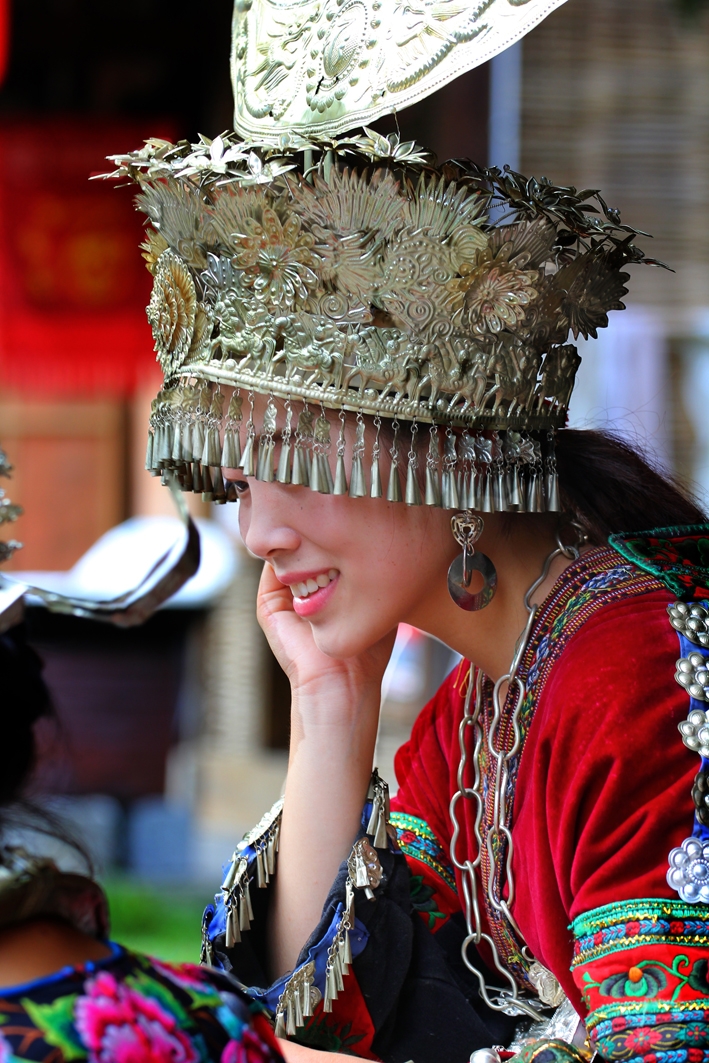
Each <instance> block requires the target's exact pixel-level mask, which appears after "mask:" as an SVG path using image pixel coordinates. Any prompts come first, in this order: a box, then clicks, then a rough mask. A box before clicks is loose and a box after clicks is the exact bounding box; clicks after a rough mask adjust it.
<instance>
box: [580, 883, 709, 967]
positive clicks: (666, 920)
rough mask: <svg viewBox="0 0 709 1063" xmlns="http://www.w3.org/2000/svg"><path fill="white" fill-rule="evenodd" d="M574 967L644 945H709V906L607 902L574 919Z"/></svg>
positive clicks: (663, 901) (666, 901)
mask: <svg viewBox="0 0 709 1063" xmlns="http://www.w3.org/2000/svg"><path fill="white" fill-rule="evenodd" d="M571 929H572V931H573V934H574V939H575V940H574V958H573V962H572V964H571V969H572V970H573V969H574V968H575V967H578V966H580V965H581V964H585V963H590V962H591V961H592V960H596V959H599V958H600V957H601V956H607V955H609V954H610V953H613V952H623V951H625V950H626V949H630V948H637V947H638V946H641V945H649V944H653V945H654V944H657V943H658V942H659V943H661V944H667V945H670V946H672V947H680V946H685V945H705V946H707V947H709V908H705V907H704V906H703V905H700V906H697V905H696V904H683V903H682V902H681V901H670V900H652V899H650V900H641V901H627V902H625V903H622V904H606V905H604V906H603V907H602V908H594V909H593V911H592V912H586V913H585V914H584V915H580V916H579V917H578V918H577V919H574V921H573V923H572V924H571Z"/></svg>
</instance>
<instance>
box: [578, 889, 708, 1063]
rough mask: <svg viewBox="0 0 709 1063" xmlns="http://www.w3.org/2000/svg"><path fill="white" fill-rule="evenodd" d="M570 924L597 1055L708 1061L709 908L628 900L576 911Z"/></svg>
mask: <svg viewBox="0 0 709 1063" xmlns="http://www.w3.org/2000/svg"><path fill="white" fill-rule="evenodd" d="M572 929H573V931H574V936H575V945H574V961H573V965H572V971H573V973H574V979H575V981H576V984H577V985H578V987H579V989H580V990H581V993H582V996H583V1000H584V1004H585V1005H586V1007H587V1008H588V1010H589V1015H588V1017H587V1019H586V1026H587V1029H588V1031H589V1034H590V1037H591V1041H592V1043H593V1045H594V1047H595V1048H596V1049H597V1050H598V1052H599V1054H600V1055H601V1056H602V1057H603V1058H604V1059H607V1060H621V1061H628V1063H631V1061H632V1063H640V1061H643V1063H704V1061H705V1060H709V907H707V906H706V905H703V904H684V903H682V902H676V901H670V900H642V901H627V902H624V903H622V904H609V905H606V906H604V907H603V908H597V909H595V910H594V911H592V912H588V913H586V914H585V915H582V916H580V917H579V918H578V919H576V920H575V921H574V923H573V927H572Z"/></svg>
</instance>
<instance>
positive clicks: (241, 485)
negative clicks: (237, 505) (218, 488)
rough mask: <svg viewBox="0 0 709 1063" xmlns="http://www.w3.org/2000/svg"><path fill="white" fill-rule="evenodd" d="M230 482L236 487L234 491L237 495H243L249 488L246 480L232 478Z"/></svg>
mask: <svg viewBox="0 0 709 1063" xmlns="http://www.w3.org/2000/svg"><path fill="white" fill-rule="evenodd" d="M232 483H233V484H234V487H235V488H236V493H237V494H238V495H243V494H244V493H245V492H246V491H248V489H249V485H248V482H247V481H246V480H232Z"/></svg>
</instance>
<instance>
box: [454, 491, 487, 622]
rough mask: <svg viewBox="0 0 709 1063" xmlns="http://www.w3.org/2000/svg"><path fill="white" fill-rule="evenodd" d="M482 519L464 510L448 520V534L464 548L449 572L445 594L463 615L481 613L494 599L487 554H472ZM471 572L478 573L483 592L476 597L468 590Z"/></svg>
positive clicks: (480, 591) (480, 529)
mask: <svg viewBox="0 0 709 1063" xmlns="http://www.w3.org/2000/svg"><path fill="white" fill-rule="evenodd" d="M484 526H485V525H484V523H483V519H482V517H479V516H478V515H477V514H476V513H471V511H470V510H466V511H465V513H456V515H455V516H454V517H451V531H452V532H453V537H454V539H455V541H456V542H457V543H458V544H459V545H460V546H462V547H463V552H462V554H458V556H457V557H456V558H455V560H454V561H452V562H451V566H450V568H449V569H448V593H449V594H450V596H451V598H452V599H453V601H454V602H455V604H456V605H457V606H459V608H461V609H465V610H466V612H469V613H472V612H476V611H477V610H478V609H484V608H485V606H486V605H489V604H490V602H491V601H492V599H493V598H494V597H495V591H496V589H497V569H496V568H495V566H494V565H493V563H492V561H491V560H490V558H489V557H488V556H487V554H480V553H476V552H475V543H476V542H477V540H478V539H479V538H480V536H481V535H482V533H483V528H484ZM473 572H479V573H480V575H481V576H482V578H483V586H482V589H481V590H479V591H478V592H477V593H476V594H473V593H471V591H470V590H469V587H470V584H471V582H472V579H473Z"/></svg>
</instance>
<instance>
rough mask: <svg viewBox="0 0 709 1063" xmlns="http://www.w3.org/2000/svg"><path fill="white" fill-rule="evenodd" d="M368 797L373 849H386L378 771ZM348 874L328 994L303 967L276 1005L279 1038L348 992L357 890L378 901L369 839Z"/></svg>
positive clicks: (309, 966)
mask: <svg viewBox="0 0 709 1063" xmlns="http://www.w3.org/2000/svg"><path fill="white" fill-rule="evenodd" d="M367 799H368V800H369V801H371V802H372V814H371V816H370V819H369V822H368V824H367V834H369V835H371V836H372V839H373V842H374V845H375V846H377V847H378V848H384V847H386V845H387V827H388V822H389V819H388V817H389V811H388V810H389V788H388V786H387V784H386V783H385V782H384V780H383V779H381V778H380V777H379V774H378V772H377V771H376V769H375V770H374V773H373V774H372V780H371V783H370V787H369V791H368V794H367ZM380 842H381V845H379V844H378V843H380ZM347 872H348V873H347V881H346V883H345V903H344V905H343V909H342V915H341V917H340V919H339V922H338V924H337V928H336V930H335V934H334V937H333V940H332V942H331V943H330V946H329V948H328V952H327V962H326V966H325V992H324V994H322V993H321V992H320V990H319V989H318V987H317V986H316V985H315V984H314V980H315V965H314V963H313V962H312V961H309V962H308V963H306V964H304V965H303V966H302V967H299V968H298V969H297V970H296V971H295V972H294V973H293V975H292V976H291V977H290V978H289V980H288V982H287V983H286V985H285V987H284V989H283V992H282V994H281V996H280V999H279V1001H278V1005H277V1007H276V1037H286V1036H288V1037H293V1036H294V1035H295V1034H296V1032H297V1030H298V1027H300V1026H304V1025H305V1023H306V1020H307V1019H308V1018H309V1017H310V1016H311V1015H312V1014H313V1012H314V1009H315V1008H316V1007H317V1005H318V1004H319V1003H320V1001H321V1000H322V1004H323V1010H324V1011H326V1012H330V1011H332V1005H333V1002H334V1001H335V1000H337V998H338V996H339V994H340V993H342V992H343V991H344V989H345V982H344V979H345V978H346V977H347V975H348V974H349V971H350V967H351V965H352V947H351V943H350V933H351V932H352V931H353V930H354V927H355V890H356V889H361V890H364V892H365V895H366V896H367V897H368V899H370V900H374V892H373V891H374V890H375V889H376V888H377V887H378V886H379V883H380V882H381V879H382V868H381V864H380V863H379V857H378V856H377V854H376V851H375V849H374V848H373V847H372V845H371V844H370V842H369V840H368V839H367V838H366V837H364V838H360V839H359V840H358V841H356V842H355V844H354V846H353V848H352V852H351V853H350V856H349V858H348V861H347Z"/></svg>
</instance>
